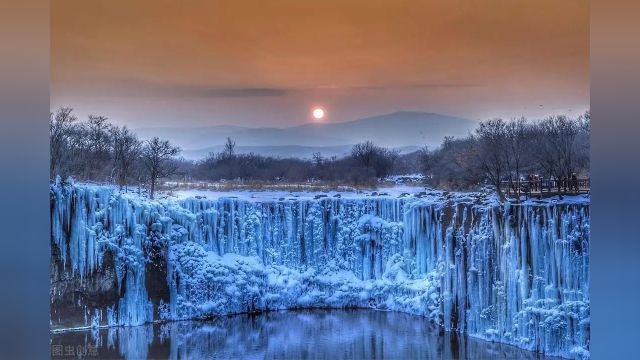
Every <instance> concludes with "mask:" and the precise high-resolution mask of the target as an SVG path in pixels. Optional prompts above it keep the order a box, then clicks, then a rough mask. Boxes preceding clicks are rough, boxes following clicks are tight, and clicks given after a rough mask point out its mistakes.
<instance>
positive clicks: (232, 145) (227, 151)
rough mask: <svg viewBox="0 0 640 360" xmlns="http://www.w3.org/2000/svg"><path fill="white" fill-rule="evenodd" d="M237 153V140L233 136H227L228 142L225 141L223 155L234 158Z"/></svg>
mask: <svg viewBox="0 0 640 360" xmlns="http://www.w3.org/2000/svg"><path fill="white" fill-rule="evenodd" d="M235 154H236V142H235V141H234V140H233V139H232V138H231V137H227V142H225V143H224V150H223V151H222V156H223V157H224V158H232V157H234V156H235Z"/></svg>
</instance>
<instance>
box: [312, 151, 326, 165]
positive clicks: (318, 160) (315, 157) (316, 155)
mask: <svg viewBox="0 0 640 360" xmlns="http://www.w3.org/2000/svg"><path fill="white" fill-rule="evenodd" d="M323 162H324V159H323V158H322V154H321V153H320V152H314V153H313V163H314V164H315V165H316V167H320V166H322V163H323Z"/></svg>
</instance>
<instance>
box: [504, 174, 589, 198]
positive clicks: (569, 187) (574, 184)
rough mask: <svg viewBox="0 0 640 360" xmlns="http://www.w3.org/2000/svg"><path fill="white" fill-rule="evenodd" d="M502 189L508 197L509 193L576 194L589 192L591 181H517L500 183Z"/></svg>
mask: <svg viewBox="0 0 640 360" xmlns="http://www.w3.org/2000/svg"><path fill="white" fill-rule="evenodd" d="M502 189H503V191H506V192H507V194H508V195H511V193H516V194H517V193H520V194H525V195H526V194H544V193H565V194H571V193H574V194H577V193H582V192H589V191H590V190H591V179H589V178H587V179H564V180H563V179H561V180H556V179H554V180H552V179H534V180H519V181H508V180H505V181H502Z"/></svg>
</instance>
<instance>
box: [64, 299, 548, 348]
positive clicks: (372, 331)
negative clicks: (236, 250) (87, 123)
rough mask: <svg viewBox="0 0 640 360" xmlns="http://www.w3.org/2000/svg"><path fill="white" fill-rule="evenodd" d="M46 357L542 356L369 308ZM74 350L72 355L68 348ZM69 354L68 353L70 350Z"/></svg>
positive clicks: (95, 335) (175, 328) (204, 328)
mask: <svg viewBox="0 0 640 360" xmlns="http://www.w3.org/2000/svg"><path fill="white" fill-rule="evenodd" d="M51 345H52V359H56V358H57V357H58V358H60V359H62V358H65V357H66V358H70V357H74V358H76V357H78V353H80V354H81V355H82V356H81V357H82V358H86V359H92V358H96V359H97V358H126V359H144V358H151V359H166V358H170V359H204V358H206V359H330V360H337V359H473V360H476V359H548V358H546V357H543V356H542V355H540V354H536V353H532V352H528V351H525V350H521V349H518V348H516V347H513V346H508V345H503V344H497V343H490V342H485V341H481V340H477V339H473V338H469V337H465V336H458V335H457V334H455V333H445V332H441V331H440V330H439V329H438V328H437V327H435V326H434V325H432V324H431V323H429V322H428V321H427V320H426V319H424V318H421V317H418V316H414V315H408V314H402V313H395V312H379V311H372V310H313V311H285V312H270V313H264V314H258V315H236V316H230V317H220V318H216V319H213V320H206V321H182V322H173V323H167V324H154V325H145V326H137V327H128V328H124V327H123V328H110V329H100V330H94V331H74V332H65V333H59V334H53V335H52V336H51ZM72 348H73V349H74V354H71V349H72ZM72 355H73V356H72Z"/></svg>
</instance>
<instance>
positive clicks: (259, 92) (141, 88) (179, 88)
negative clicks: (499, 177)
mask: <svg viewBox="0 0 640 360" xmlns="http://www.w3.org/2000/svg"><path fill="white" fill-rule="evenodd" d="M111 84H112V87H113V85H114V84H117V85H118V86H117V87H115V88H119V89H120V90H119V91H118V93H120V94H121V92H122V91H127V90H128V91H130V92H132V93H135V94H138V95H143V96H144V95H147V96H148V95H152V96H169V97H181V98H255V97H280V96H287V95H297V94H304V93H309V92H314V93H317V92H332V91H342V92H344V91H347V92H348V91H387V90H403V89H404V90H412V89H413V90H420V89H431V90H436V89H446V88H468V87H477V86H481V85H479V84H464V83H414V84H385V85H346V86H344V85H341V86H336V85H327V86H313V87H269V86H257V87H251V86H224V85H206V84H204V85H203V84H185V83H173V84H172V83H166V82H154V81H149V80H145V79H119V80H116V79H114V80H112V83H111ZM103 85H104V84H103ZM125 89H126V90H125Z"/></svg>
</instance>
